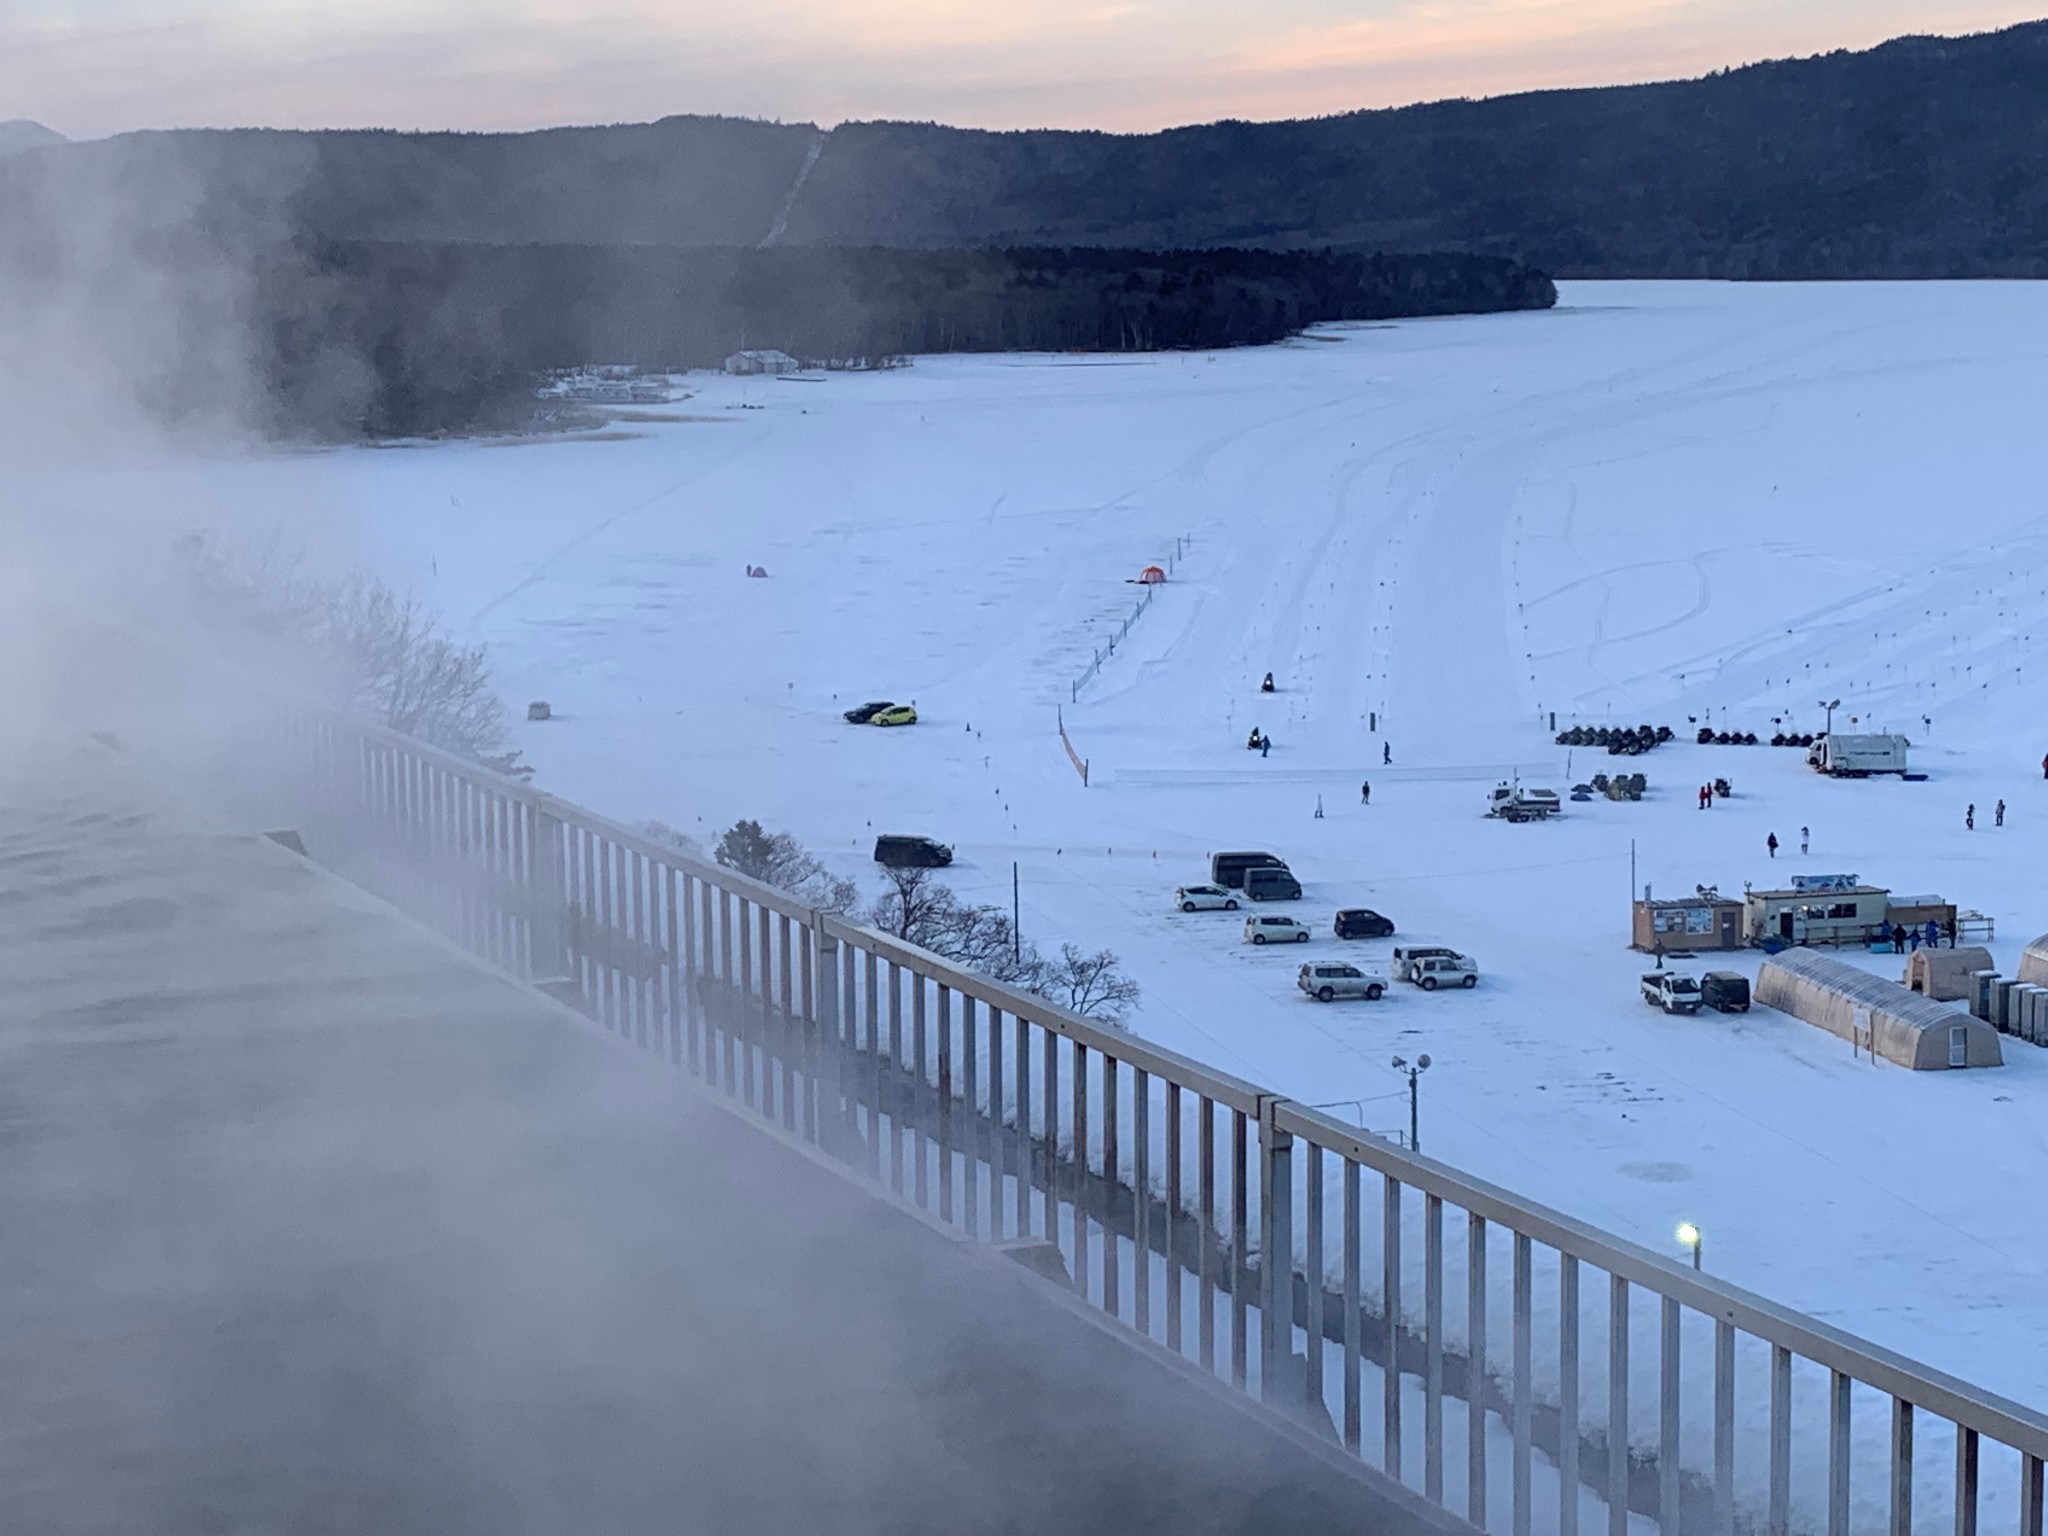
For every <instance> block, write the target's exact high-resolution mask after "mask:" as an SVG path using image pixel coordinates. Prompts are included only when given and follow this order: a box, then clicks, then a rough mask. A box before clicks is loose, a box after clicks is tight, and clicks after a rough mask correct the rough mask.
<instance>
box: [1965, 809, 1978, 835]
mask: <svg viewBox="0 0 2048 1536" xmlns="http://www.w3.org/2000/svg"><path fill="white" fill-rule="evenodd" d="M1963 830H1964V831H1966V832H1974V831H1976V830H1977V807H1976V806H1974V805H1973V806H1971V807H1970V808H1969V809H1968V810H1967V811H1965V812H1963Z"/></svg>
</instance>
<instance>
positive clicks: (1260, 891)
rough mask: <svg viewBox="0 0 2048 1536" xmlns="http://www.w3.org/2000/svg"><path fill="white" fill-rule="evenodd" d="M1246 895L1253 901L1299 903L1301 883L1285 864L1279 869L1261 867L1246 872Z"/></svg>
mask: <svg viewBox="0 0 2048 1536" xmlns="http://www.w3.org/2000/svg"><path fill="white" fill-rule="evenodd" d="M1244 893H1245V895H1247V896H1249V897H1250V898H1251V899H1252V900H1253V901H1299V900H1301V882H1300V881H1299V880H1297V879H1295V878H1294V872H1293V871H1292V870H1290V869H1289V868H1288V867H1287V866H1286V865H1285V864H1282V865H1281V866H1280V867H1279V868H1278V869H1268V868H1265V867H1263V866H1261V867H1257V868H1253V869H1248V870H1246V871H1245V872H1244Z"/></svg>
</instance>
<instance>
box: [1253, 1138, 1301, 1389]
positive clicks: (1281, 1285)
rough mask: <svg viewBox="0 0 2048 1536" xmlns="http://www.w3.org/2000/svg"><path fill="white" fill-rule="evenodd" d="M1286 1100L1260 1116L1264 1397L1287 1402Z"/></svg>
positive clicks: (1289, 1184) (1290, 1217)
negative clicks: (1282, 1116)
mask: <svg viewBox="0 0 2048 1536" xmlns="http://www.w3.org/2000/svg"><path fill="white" fill-rule="evenodd" d="M1282 1102H1284V1101H1283V1100H1280V1099H1266V1100H1263V1101H1262V1102H1261V1104H1260V1113H1259V1396H1260V1398H1261V1399H1262V1400H1264V1401H1266V1402H1282V1401H1285V1397H1284V1394H1283V1393H1282V1390H1281V1385H1282V1383H1283V1382H1284V1380H1285V1379H1286V1375H1287V1371H1288V1366H1289V1363H1290V1357H1291V1356H1292V1355H1293V1353H1294V1138H1293V1136H1291V1135H1289V1134H1288V1133H1287V1132H1286V1131H1283V1130H1281V1129H1280V1128H1279V1126H1277V1125H1276V1124H1274V1118H1273V1117H1274V1111H1275V1110H1276V1109H1278V1108H1279V1106H1280V1105H1281V1103H1282Z"/></svg>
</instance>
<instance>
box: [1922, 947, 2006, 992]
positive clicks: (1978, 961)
mask: <svg viewBox="0 0 2048 1536" xmlns="http://www.w3.org/2000/svg"><path fill="white" fill-rule="evenodd" d="M1997 969H1998V967H1997V966H1996V965H1994V964H1992V961H1991V951H1990V950H1988V949H1981V948H1977V947H1975V946H1972V947H1970V948H1967V949H1916V950H1915V951H1913V958H1912V959H1910V960H1908V961H1907V962H1906V974H1905V976H1904V977H1903V978H1901V979H1902V980H1903V981H1904V982H1905V984H1906V990H1907V991H1909V992H1918V993H1919V994H1920V995H1921V996H1922V997H1931V998H1933V999H1934V1000H1935V1001H1936V1002H1938V1003H1952V1002H1954V1001H1956V1000H1957V999H1958V998H1965V997H1968V996H1969V995H1970V973H1971V972H1973V971H1995V970H1997Z"/></svg>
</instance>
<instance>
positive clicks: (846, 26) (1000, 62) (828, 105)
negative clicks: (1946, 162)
mask: <svg viewBox="0 0 2048 1536" xmlns="http://www.w3.org/2000/svg"><path fill="white" fill-rule="evenodd" d="M2043 5H2044V0H2031V4H2024V3H2023V4H2001V3H1995V0H1981V3H1978V0H1962V3H1948V4H1941V3H1928V0H718V3H713V0H581V3H573V0H347V3H345V4H335V3H316V0H0V119H5V118H9V117H27V118H33V119H35V120H37V121H40V122H43V123H46V124H48V125H49V126H51V127H53V128H56V129H58V130H59V131H60V132H64V133H68V134H71V135H73V136H93V135H99V134H106V133H116V132H120V131H123V130H125V129H131V128H152V127H183V126H221V125H241V124H261V125H271V126H279V127H326V126H367V125H376V126H385V127H396V128H486V129H506V128H533V127H542V126H546V125H549V124H555V123H576V122H616V121H628V120H640V119H647V118H655V117H661V116H665V115H668V114H670V113H678V112H717V113H730V114H734V115H740V116H749V117H774V118H781V119H784V120H811V121H817V122H822V123H834V122H839V121H842V120H845V119H848V118H875V117H893V118H915V119H927V118H930V119H938V120H940V121H944V122H950V123H957V124H963V125H968V126H977V127H992V128H1010V127H1026V126H1039V125H1052V126H1062V127H1099V128H1112V129H1150V128H1159V127H1165V126H1169V125H1172V124H1176V123H1187V122H1205V121H1210V120H1213V119H1215V118H1219V117H1246V118H1276V117H1301V116H1311V115H1316V114H1321V113H1330V112H1342V111H1348V110H1351V109H1353V108H1358V107H1372V106H1388V105H1394V104H1399V103H1403V102H1410V101H1418V100H1429V99H1433V98H1437V97H1443V96H1459V95H1469V96H1479V95H1496V94H1499V93H1502V92H1506V91H1515V90H1525V89H1531V88H1538V87H1544V86H1557V85H1597V84H1607V83H1616V82H1626V81H1638V80H1652V79H1662V78H1669V77H1673V76H1683V75H1696V74H1700V73H1704V72H1705V71H1707V70H1710V69H1716V68H1720V67H1723V66H1726V65H1734V64H1741V63H1746V62H1750V61H1753V60H1756V59H1762V58H1775V57H1783V56H1786V55H1789V54H1804V53H1816V52H1822V51H1825V50H1828V49H1831V48H1862V47H1868V46H1870V45H1871V44H1873V43H1876V42H1879V41H1882V40H1883V39H1885V38H1887V37H1892V36H1896V35H1898V34H1901V33H1907V32H1942V33H1959V32H1970V31H1981V30H1986V29H1989V28H1993V27H1998V26H2004V25H2009V24H2011V23H2013V22H2017V21H2023V20H2027V19H2030V17H2031V16H2032V15H2037V14H2039V11H2038V10H2037V9H2036V8H2038V7H2042V6H2043Z"/></svg>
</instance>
